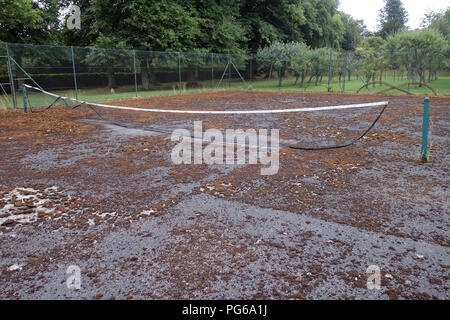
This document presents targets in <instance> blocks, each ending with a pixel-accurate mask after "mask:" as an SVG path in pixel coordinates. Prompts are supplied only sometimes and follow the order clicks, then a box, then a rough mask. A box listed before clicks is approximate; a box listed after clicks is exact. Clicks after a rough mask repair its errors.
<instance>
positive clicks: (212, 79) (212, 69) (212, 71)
mask: <svg viewBox="0 0 450 320" xmlns="http://www.w3.org/2000/svg"><path fill="white" fill-rule="evenodd" d="M213 88H214V53H211V89H213Z"/></svg>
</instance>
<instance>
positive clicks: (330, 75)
mask: <svg viewBox="0 0 450 320" xmlns="http://www.w3.org/2000/svg"><path fill="white" fill-rule="evenodd" d="M332 55H333V52H332V51H331V49H330V62H329V65H328V92H331V77H332V73H331V72H332V70H331V69H332V68H333V65H332Z"/></svg>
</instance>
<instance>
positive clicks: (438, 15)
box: [422, 7, 450, 40]
mask: <svg viewBox="0 0 450 320" xmlns="http://www.w3.org/2000/svg"><path fill="white" fill-rule="evenodd" d="M422 27H424V28H432V29H434V30H437V31H438V32H439V33H441V34H442V36H443V37H444V38H445V39H447V40H449V35H450V7H449V8H448V9H447V10H446V11H445V12H443V11H441V12H433V11H430V12H427V13H425V16H424V19H423V21H422Z"/></svg>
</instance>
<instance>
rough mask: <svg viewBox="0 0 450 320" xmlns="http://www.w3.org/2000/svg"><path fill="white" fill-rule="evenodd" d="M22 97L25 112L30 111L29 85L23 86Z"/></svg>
mask: <svg viewBox="0 0 450 320" xmlns="http://www.w3.org/2000/svg"><path fill="white" fill-rule="evenodd" d="M22 98H23V112H25V113H27V112H28V106H27V87H25V86H23V87H22Z"/></svg>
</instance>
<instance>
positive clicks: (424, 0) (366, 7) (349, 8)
mask: <svg viewBox="0 0 450 320" xmlns="http://www.w3.org/2000/svg"><path fill="white" fill-rule="evenodd" d="M402 2H403V6H404V7H405V9H406V11H408V23H407V26H408V27H410V28H411V29H417V28H419V27H420V23H421V22H422V19H423V17H424V14H425V13H426V12H427V11H428V10H430V9H431V10H433V11H437V10H441V9H444V10H445V9H446V8H447V7H448V6H450V1H449V0H402ZM383 7H384V0H340V6H339V10H340V11H343V12H345V13H348V14H350V15H352V16H353V17H354V18H355V19H358V20H364V24H365V25H366V26H367V28H368V29H369V30H370V31H376V30H377V29H378V14H379V12H380V9H381V8H383Z"/></svg>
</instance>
